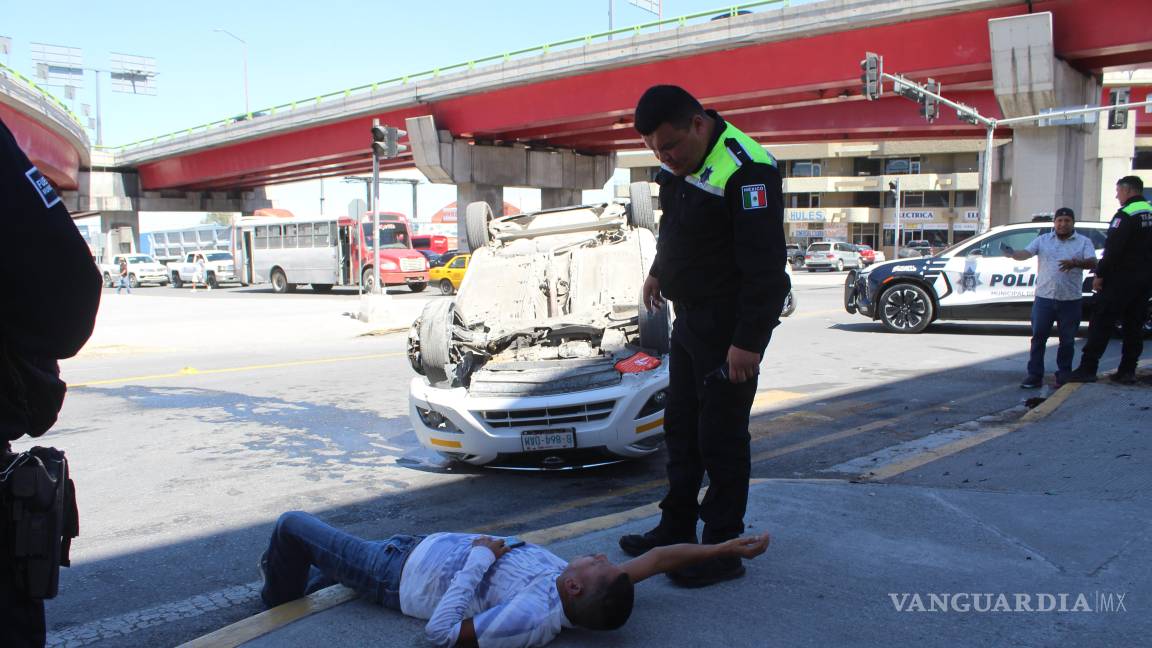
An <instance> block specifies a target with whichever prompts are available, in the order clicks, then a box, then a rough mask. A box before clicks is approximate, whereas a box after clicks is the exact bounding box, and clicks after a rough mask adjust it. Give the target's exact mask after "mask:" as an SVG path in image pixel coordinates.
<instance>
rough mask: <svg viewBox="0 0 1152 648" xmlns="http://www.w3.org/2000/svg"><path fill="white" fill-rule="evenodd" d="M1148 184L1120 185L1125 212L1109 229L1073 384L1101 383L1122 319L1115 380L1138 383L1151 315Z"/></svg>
mask: <svg viewBox="0 0 1152 648" xmlns="http://www.w3.org/2000/svg"><path fill="white" fill-rule="evenodd" d="M1143 194H1144V181H1143V180H1141V179H1140V178H1139V177H1137V176H1124V177H1123V178H1120V180H1119V181H1117V182H1116V200H1118V201H1120V209H1119V210H1118V211H1117V212H1116V215H1115V216H1113V217H1112V223H1111V224H1110V225H1109V226H1108V238H1107V239H1105V241H1104V256H1103V258H1101V259H1100V263H1099V265H1098V266H1097V267H1096V278H1095V279H1094V280H1093V282H1092V289H1093V290H1094V291H1096V301H1095V305H1094V307H1093V308H1094V310H1093V313H1092V319H1091V321H1090V322H1089V324H1088V341H1087V342H1085V343H1084V349H1083V351H1082V352H1081V355H1080V366H1079V367H1077V368H1076V370H1075V371H1073V372H1072V375H1071V376H1070V377H1069V378H1068V379H1069V380H1070V381H1071V382H1096V371H1097V369H1098V368H1099V365H1100V356H1102V355H1104V350H1105V349H1106V348H1108V339H1109V338H1110V337H1111V336H1112V329H1113V328H1114V327H1115V325H1116V322H1117V321H1118V320H1119V321H1120V323H1121V327H1122V331H1123V335H1124V342H1123V345H1122V346H1121V348H1120V366H1119V367H1118V368H1117V369H1116V373H1114V374H1112V375H1111V376H1110V378H1111V379H1112V380H1113V381H1114V382H1118V383H1121V384H1125V385H1131V384H1133V383H1135V382H1136V363H1137V362H1138V361H1139V360H1140V354H1141V352H1143V351H1144V337H1143V336H1144V333H1143V331H1142V327H1143V324H1144V320H1145V318H1147V317H1148V296H1149V293H1150V291H1152V205H1150V204H1149V203H1148V201H1147V200H1145V199H1144V195H1143Z"/></svg>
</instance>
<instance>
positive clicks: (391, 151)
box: [372, 124, 408, 160]
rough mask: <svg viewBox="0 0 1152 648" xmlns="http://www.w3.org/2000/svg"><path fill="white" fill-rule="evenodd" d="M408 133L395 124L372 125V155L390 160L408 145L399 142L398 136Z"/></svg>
mask: <svg viewBox="0 0 1152 648" xmlns="http://www.w3.org/2000/svg"><path fill="white" fill-rule="evenodd" d="M407 134H408V131H402V130H400V129H399V128H396V127H395V126H381V125H380V124H373V125H372V155H375V156H376V157H377V158H378V159H385V160H390V159H392V158H394V157H397V156H399V155H400V154H401V153H403V152H404V151H407V150H408V147H407V146H406V145H404V144H401V143H400V138H401V137H404V136H405V135H407Z"/></svg>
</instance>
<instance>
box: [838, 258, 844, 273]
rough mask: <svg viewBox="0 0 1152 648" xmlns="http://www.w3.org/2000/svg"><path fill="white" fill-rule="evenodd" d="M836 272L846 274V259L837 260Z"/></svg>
mask: <svg viewBox="0 0 1152 648" xmlns="http://www.w3.org/2000/svg"><path fill="white" fill-rule="evenodd" d="M836 272H844V259H836Z"/></svg>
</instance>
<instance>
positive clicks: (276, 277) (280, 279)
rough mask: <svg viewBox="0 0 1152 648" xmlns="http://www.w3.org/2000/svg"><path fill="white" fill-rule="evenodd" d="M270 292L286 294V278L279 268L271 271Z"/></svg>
mask: <svg viewBox="0 0 1152 648" xmlns="http://www.w3.org/2000/svg"><path fill="white" fill-rule="evenodd" d="M272 292H276V293H280V294H284V293H286V292H288V277H286V276H284V271H283V270H281V269H280V268H276V269H275V270H273V271H272Z"/></svg>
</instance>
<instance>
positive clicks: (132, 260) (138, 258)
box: [125, 256, 156, 263]
mask: <svg viewBox="0 0 1152 648" xmlns="http://www.w3.org/2000/svg"><path fill="white" fill-rule="evenodd" d="M125 260H126V261H128V263H156V262H155V261H153V260H152V257H150V256H131V257H126V258H125Z"/></svg>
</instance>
